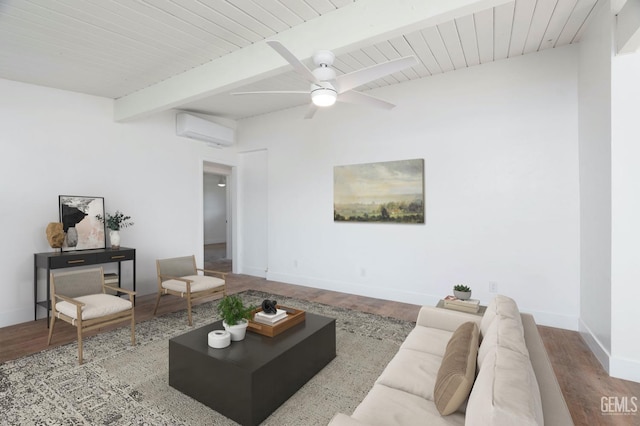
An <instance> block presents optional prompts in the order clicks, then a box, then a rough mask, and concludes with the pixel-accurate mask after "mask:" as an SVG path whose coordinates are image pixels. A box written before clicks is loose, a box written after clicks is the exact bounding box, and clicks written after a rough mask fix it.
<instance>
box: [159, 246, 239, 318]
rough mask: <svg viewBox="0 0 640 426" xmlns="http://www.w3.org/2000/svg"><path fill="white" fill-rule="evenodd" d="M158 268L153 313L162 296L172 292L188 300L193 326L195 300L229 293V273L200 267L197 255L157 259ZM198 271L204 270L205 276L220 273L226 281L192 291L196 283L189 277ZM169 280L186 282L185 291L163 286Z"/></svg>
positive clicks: (189, 314)
mask: <svg viewBox="0 0 640 426" xmlns="http://www.w3.org/2000/svg"><path fill="white" fill-rule="evenodd" d="M156 269H157V272H158V296H157V297H156V306H155V308H154V309H153V315H156V312H157V310H158V305H159V304H160V298H161V297H162V296H166V295H167V294H171V295H173V296H178V297H181V298H184V299H186V300H187V312H188V319H189V325H190V326H192V325H193V319H192V316H191V306H192V304H193V302H194V301H196V300H198V299H202V298H204V297H209V296H214V295H216V294H222V295H223V296H225V295H226V294H227V286H226V278H227V273H226V272H220V271H213V270H210V269H202V268H198V267H197V266H196V257H195V256H193V255H192V256H183V257H175V258H168V259H158V260H156ZM198 272H202V275H203V276H205V275H206V274H215V275H219V276H220V279H222V280H223V281H224V283H223V284H222V285H220V286H217V287H214V288H211V289H206V290H202V291H192V290H191V285H192V284H193V283H194V280H193V279H189V278H188V277H189V276H195V275H198ZM207 276H208V275H207ZM168 280H176V281H180V282H183V283H184V284H185V289H184V291H178V290H174V289H170V288H166V287H163V286H162V283H163V282H165V281H168Z"/></svg>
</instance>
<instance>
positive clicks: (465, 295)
mask: <svg viewBox="0 0 640 426" xmlns="http://www.w3.org/2000/svg"><path fill="white" fill-rule="evenodd" d="M453 295H454V296H455V297H457V298H458V299H460V300H468V299H471V292H470V291H458V290H453Z"/></svg>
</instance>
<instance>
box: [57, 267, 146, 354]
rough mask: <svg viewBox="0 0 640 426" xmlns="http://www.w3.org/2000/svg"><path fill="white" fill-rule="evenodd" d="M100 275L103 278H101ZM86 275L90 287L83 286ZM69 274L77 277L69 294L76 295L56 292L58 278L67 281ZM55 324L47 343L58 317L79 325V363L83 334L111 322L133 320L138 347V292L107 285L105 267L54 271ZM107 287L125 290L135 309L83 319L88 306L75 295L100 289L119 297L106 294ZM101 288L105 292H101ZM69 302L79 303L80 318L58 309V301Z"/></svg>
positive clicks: (132, 328) (134, 336) (132, 326)
mask: <svg viewBox="0 0 640 426" xmlns="http://www.w3.org/2000/svg"><path fill="white" fill-rule="evenodd" d="M98 274H99V277H98ZM83 276H86V278H87V281H88V285H87V287H86V288H82V287H80V285H81V282H82V281H81V280H82V278H84V277H83ZM65 277H73V278H72V280H75V282H73V284H71V286H69V287H68V290H69V293H71V294H72V296H67V295H64V294H59V293H58V292H57V291H56V280H59V281H63V280H65ZM50 282H51V323H50V325H49V338H48V340H47V345H50V344H51V337H52V336H53V328H54V326H55V323H56V318H59V319H61V320H63V321H65V322H67V323H69V324H71V325H73V326H75V327H76V329H77V332H78V364H82V362H83V359H82V337H83V333H84V332H86V331H90V330H95V329H98V328H102V327H105V326H108V325H111V324H115V323H119V322H123V321H131V345H132V346H135V344H136V334H135V323H136V322H135V308H134V296H135V294H136V293H135V292H134V291H131V290H127V289H124V288H120V287H111V286H108V285H106V284H104V272H103V270H102V268H92V269H84V270H78V271H71V272H63V273H59V274H54V273H53V272H52V273H51V279H50ZM98 282H99V283H100V286H99V287H98V286H97V283H98ZM105 289H109V290H114V291H116V292H119V293H125V294H127V295H128V296H129V301H130V302H131V308H130V309H127V310H123V311H120V312H116V313H113V314H108V315H104V316H100V317H97V318H91V319H83V318H82V311H83V307H84V306H86V304H85V303H83V302H81V301H78V300H76V299H75V297H80V296H87V295H92V294H99V293H100V292H101V293H103V294H105V295H107V296H109V297H114V298H118V299H119V297H118V296H113V295H109V294H106V293H105ZM98 290H101V291H98ZM116 294H117V293H116ZM60 301H65V302H68V303H70V304H71V305H73V306H75V308H76V318H73V317H71V316H68V315H65V314H64V313H62V312H59V311H58V310H57V308H56V304H57V302H60Z"/></svg>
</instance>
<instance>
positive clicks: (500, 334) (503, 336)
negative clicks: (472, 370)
mask: <svg viewBox="0 0 640 426" xmlns="http://www.w3.org/2000/svg"><path fill="white" fill-rule="evenodd" d="M494 346H502V347H505V348H508V349H511V350H512V351H515V352H518V353H520V354H522V355H524V356H526V357H527V358H528V357H529V350H528V349H527V344H526V343H525V340H524V329H523V327H522V320H520V316H518V320H515V319H513V318H510V317H505V316H502V315H497V316H496V318H495V319H494V320H493V321H492V322H491V325H490V326H489V329H488V330H487V332H486V333H485V335H484V337H483V339H482V343H480V348H479V349H478V368H482V363H483V362H484V359H485V357H486V356H487V353H488V352H489V351H490V350H491V348H493V347H494Z"/></svg>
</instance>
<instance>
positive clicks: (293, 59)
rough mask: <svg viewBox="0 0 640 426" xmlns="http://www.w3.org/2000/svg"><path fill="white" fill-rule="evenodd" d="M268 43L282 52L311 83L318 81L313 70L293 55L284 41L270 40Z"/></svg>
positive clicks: (281, 54)
mask: <svg viewBox="0 0 640 426" xmlns="http://www.w3.org/2000/svg"><path fill="white" fill-rule="evenodd" d="M267 44H268V45H269V46H271V47H272V48H273V50H275V51H276V52H278V53H279V54H280V56H282V57H283V58H284V59H286V61H287V62H289V63H290V64H291V66H293V68H294V69H295V70H296V71H297V73H298V74H300V75H302V76H303V77H304V78H305V79H307V80H308V81H309V82H310V83H317V82H318V79H317V78H316V77H315V76H314V75H313V73H312V72H311V70H309V68H307V67H306V66H305V65H304V64H303V63H302V62H300V60H299V59H298V58H296V57H295V56H293V53H291V52H290V51H289V49H287V48H286V47H284V45H283V44H282V43H280V42H279V41H276V40H269V41H267Z"/></svg>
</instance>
